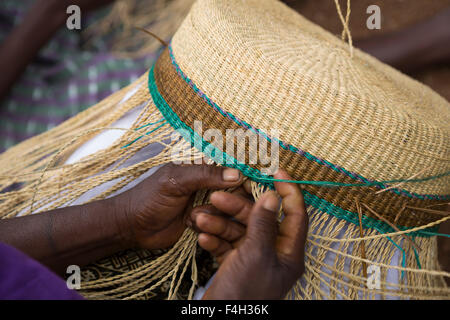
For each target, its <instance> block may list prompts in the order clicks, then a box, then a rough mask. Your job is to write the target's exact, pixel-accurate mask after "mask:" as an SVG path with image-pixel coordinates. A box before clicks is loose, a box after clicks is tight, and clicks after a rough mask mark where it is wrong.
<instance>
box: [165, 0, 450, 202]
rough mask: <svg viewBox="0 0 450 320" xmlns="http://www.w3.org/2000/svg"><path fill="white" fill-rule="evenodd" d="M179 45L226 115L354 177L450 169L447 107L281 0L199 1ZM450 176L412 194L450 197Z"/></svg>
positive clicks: (189, 71) (190, 72)
mask: <svg viewBox="0 0 450 320" xmlns="http://www.w3.org/2000/svg"><path fill="white" fill-rule="evenodd" d="M172 48H173V55H174V57H175V59H176V62H177V64H178V65H179V67H180V69H181V70H182V71H183V73H184V74H185V75H186V76H187V77H189V79H190V80H191V81H192V82H193V83H194V84H195V85H196V86H197V88H198V89H199V90H200V91H201V92H202V93H204V94H205V95H206V96H207V97H208V98H209V99H211V101H214V103H215V104H217V105H218V106H219V107H220V108H222V109H223V110H225V111H227V112H230V113H231V114H233V115H234V116H236V117H237V118H239V119H241V120H242V121H245V122H246V123H249V124H251V125H253V126H254V127H256V128H261V129H266V130H267V129H270V128H278V129H279V130H280V137H279V138H280V140H281V141H283V142H285V143H287V144H289V145H292V146H295V147H297V148H299V149H301V150H303V151H305V152H308V153H309V154H312V155H314V156H315V157H317V158H320V159H324V160H327V161H329V162H330V163H332V164H334V165H336V166H339V167H342V168H345V169H346V170H348V171H349V172H355V173H357V174H360V175H362V176H364V177H365V178H367V179H371V180H377V181H384V180H393V179H403V178H407V177H410V176H412V175H414V174H416V173H419V172H424V174H423V175H425V176H434V175H439V174H441V173H444V172H448V171H449V169H450V167H449V163H450V143H449V141H450V127H449V123H450V105H449V103H448V102H447V101H445V100H444V99H443V98H442V97H440V96H439V95H438V94H436V93H435V92H433V91H432V90H431V89H429V88H428V87H426V86H424V85H422V84H420V83H418V82H417V81H414V80H412V79H410V78H409V77H407V76H405V75H403V74H401V73H399V72H397V71H396V70H394V69H392V68H390V67H389V66H387V65H385V64H383V63H381V62H379V61H377V60H376V59H374V58H372V57H370V56H369V55H366V54H364V53H362V52H360V51H359V50H356V49H355V51H354V56H353V57H352V58H351V57H350V54H349V50H348V46H347V44H346V43H344V42H342V41H341V40H340V39H338V38H337V37H335V36H333V35H332V34H330V33H328V32H327V31H325V30H323V29H322V28H320V27H319V26H317V25H314V24H313V23H311V22H309V21H308V20H306V19H305V18H303V17H302V16H301V15H299V14H298V13H297V12H295V11H293V10H291V9H290V8H288V7H287V6H286V5H284V4H282V3H281V2H279V1H274V0H261V1H260V0H249V1H239V0H230V1H214V0H201V1H197V2H196V3H195V4H194V6H193V7H192V9H191V12H190V13H189V15H188V17H187V18H186V20H185V21H184V22H183V24H182V25H181V27H180V29H179V30H178V31H177V33H176V34H175V36H174V38H173V40H172ZM202 116H203V115H199V118H201V117H202ZM449 179H450V178H449V177H448V176H446V177H442V178H441V179H434V180H432V181H427V182H424V183H420V184H413V183H410V184H407V185H404V186H403V188H405V189H406V190H408V191H411V192H417V193H421V194H435V195H448V194H449V193H450V180H449Z"/></svg>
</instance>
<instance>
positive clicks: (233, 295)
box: [194, 171, 308, 299]
mask: <svg viewBox="0 0 450 320" xmlns="http://www.w3.org/2000/svg"><path fill="white" fill-rule="evenodd" d="M275 178H276V179H289V180H292V178H291V177H289V175H288V174H287V173H285V172H284V171H279V172H277V173H276V174H275ZM275 188H276V190H277V192H278V194H279V195H280V196H281V198H282V208H283V212H284V219H283V220H282V222H281V224H280V225H278V223H277V214H278V209H279V198H278V197H277V195H276V193H275V192H273V191H269V192H266V193H265V194H263V195H262V196H261V198H260V199H259V200H258V201H257V202H256V203H255V204H253V202H252V201H251V200H249V199H247V198H246V197H243V196H240V195H236V194H230V193H226V192H215V193H213V194H212V195H211V202H212V204H213V205H214V207H215V208H217V210H219V211H221V212H223V213H226V214H228V215H230V216H231V217H233V220H230V219H227V218H226V217H224V216H220V215H211V214H207V213H199V212H195V210H194V212H195V214H194V219H195V226H196V228H197V229H199V230H200V231H201V232H202V233H200V235H199V244H200V246H201V247H203V248H204V249H205V250H208V251H209V252H211V253H212V254H213V255H214V256H216V257H217V259H218V260H219V262H221V265H220V267H219V270H218V271H217V274H216V276H215V278H214V280H213V282H212V284H211V286H210V287H209V289H208V290H207V291H206V293H205V296H204V299H282V298H284V297H285V296H286V294H287V293H288V291H289V289H291V288H292V286H293V285H294V283H295V282H296V281H297V280H298V278H299V277H300V276H301V275H302V273H303V271H304V250H305V249H304V248H305V241H306V235H307V225H308V216H307V214H306V211H305V205H304V201H303V196H302V194H301V192H300V190H299V188H298V187H297V186H296V185H294V184H289V183H282V182H276V183H275ZM246 225H247V228H245V226H246Z"/></svg>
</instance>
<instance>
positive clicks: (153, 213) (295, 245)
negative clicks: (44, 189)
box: [0, 164, 307, 299]
mask: <svg viewBox="0 0 450 320" xmlns="http://www.w3.org/2000/svg"><path fill="white" fill-rule="evenodd" d="M275 177H277V178H278V179H291V178H290V177H289V176H288V175H287V174H286V173H284V172H283V171H280V173H277V175H275ZM242 184H243V177H242V175H241V174H240V173H239V171H238V170H236V169H230V168H223V167H216V166H208V165H193V166H175V165H171V164H170V165H166V166H164V167H162V168H160V169H159V170H158V171H157V172H156V173H154V174H153V175H152V176H150V177H149V178H147V179H146V180H144V181H143V182H141V183H140V184H138V185H137V186H135V187H134V188H132V189H130V190H128V191H126V192H124V193H121V194H120V195H118V196H115V197H112V198H109V199H106V200H101V201H95V202H92V203H89V204H86V205H81V206H73V207H68V208H61V209H56V210H52V211H48V212H44V213H40V214H36V215H31V216H24V217H18V218H11V219H4V220H0V242H5V243H8V244H10V245H12V246H14V247H16V248H18V249H19V250H21V251H23V252H25V253H26V254H28V255H30V256H31V257H33V258H35V259H36V260H38V261H40V262H41V263H43V264H46V265H47V266H48V267H50V268H51V269H53V270H54V271H56V272H59V273H61V274H62V273H64V272H65V270H66V267H67V266H68V265H71V264H77V265H80V266H82V265H85V264H87V263H90V262H92V261H95V260H97V259H100V258H102V257H105V256H108V255H110V254H113V253H115V252H117V251H120V250H123V249H128V248H132V247H141V248H147V249H156V248H167V247H170V246H172V245H173V244H175V242H176V241H177V240H178V239H179V237H180V236H181V234H182V233H183V231H184V230H185V228H186V225H189V226H193V227H195V228H198V227H200V229H204V230H209V232H210V233H205V231H201V232H202V233H201V234H200V236H199V243H200V245H201V246H202V247H204V248H205V249H206V250H209V251H210V252H211V253H212V254H213V255H215V256H217V257H218V258H219V260H220V261H221V262H222V266H221V267H220V269H219V274H218V275H217V276H216V278H215V280H214V282H213V284H212V285H211V286H210V288H209V289H208V291H207V293H206V294H205V297H204V298H205V299H281V298H283V297H284V296H285V295H286V293H287V291H288V290H289V289H290V288H291V287H292V285H293V284H294V283H295V281H296V280H297V279H298V278H299V277H300V276H301V274H302V273H303V270H304V261H303V259H304V245H305V238H306V233H307V215H306V213H305V207H304V202H303V197H302V195H301V192H300V190H299V189H298V187H297V186H295V185H293V184H287V183H277V185H276V188H277V191H278V192H279V193H280V195H281V197H282V199H283V208H284V212H285V215H286V218H285V219H284V220H283V223H282V224H281V225H280V227H278V226H277V220H276V216H277V214H276V211H277V210H278V207H279V198H278V196H277V195H276V194H275V192H273V191H272V192H268V193H266V194H264V195H263V196H262V197H261V199H260V200H259V201H257V202H256V203H253V201H251V200H250V197H249V195H248V193H247V192H248V191H249V184H248V183H245V184H244V186H242ZM227 188H235V191H234V192H233V193H228V192H216V193H213V195H212V196H211V201H212V205H207V206H201V207H197V208H196V209H192V208H191V207H190V203H191V202H192V199H193V196H194V194H195V192H196V191H198V190H200V189H213V190H214V189H227ZM199 212H204V214H199ZM206 213H210V214H214V215H212V216H211V217H212V218H213V221H212V222H211V224H210V225H209V223H208V221H203V222H202V219H203V218H205V217H208V215H207V214H206ZM217 214H220V216H219V215H217ZM203 216H204V217H203ZM231 216H233V217H234V218H236V219H237V220H238V221H239V222H234V221H232V220H230V219H228V217H231ZM202 217H203V218H202ZM217 219H218V220H217ZM206 225H207V226H206ZM214 228H215V229H214ZM221 228H222V229H223V228H231V229H230V230H229V231H230V232H231V234H228V233H227V232H221V231H220V230H221ZM214 230H215V231H214ZM220 237H222V238H220ZM232 239H234V240H235V241H232ZM262 266H263V267H262ZM262 275H264V276H265V277H264V280H263V281H262V280H261V279H258V278H259V277H261V276H262ZM221 279H222V280H221ZM245 279H246V281H247V284H245V282H244V280H245ZM255 283H257V284H258V285H257V286H255Z"/></svg>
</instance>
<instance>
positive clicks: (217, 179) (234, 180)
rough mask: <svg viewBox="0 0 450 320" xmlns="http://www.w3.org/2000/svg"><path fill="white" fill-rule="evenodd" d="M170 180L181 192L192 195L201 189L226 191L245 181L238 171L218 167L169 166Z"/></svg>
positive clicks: (168, 175) (168, 174)
mask: <svg viewBox="0 0 450 320" xmlns="http://www.w3.org/2000/svg"><path fill="white" fill-rule="evenodd" d="M166 167H167V168H165V169H166V170H167V176H166V177H168V180H169V181H170V183H171V184H172V185H178V186H179V187H180V190H183V191H184V192H185V193H187V194H191V193H193V192H195V191H198V190H200V189H226V188H231V187H235V186H238V185H240V184H241V183H242V181H243V175H242V174H241V173H240V172H239V170H237V169H232V168H226V167H218V166H214V165H206V164H202V165H184V166H176V165H168V166H166Z"/></svg>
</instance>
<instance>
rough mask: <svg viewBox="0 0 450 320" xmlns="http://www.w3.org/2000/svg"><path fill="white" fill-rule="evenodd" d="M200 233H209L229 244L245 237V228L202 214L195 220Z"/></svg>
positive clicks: (238, 224)
mask: <svg viewBox="0 0 450 320" xmlns="http://www.w3.org/2000/svg"><path fill="white" fill-rule="evenodd" d="M195 225H196V226H197V227H198V229H199V230H200V232H204V233H209V234H211V235H214V236H216V237H218V238H220V239H223V240H226V241H228V242H234V241H236V240H238V239H239V238H242V237H243V236H244V235H245V227H244V226H243V225H241V224H240V223H237V222H233V221H231V220H230V219H226V218H224V217H220V216H213V215H210V214H206V213H200V214H199V215H198V216H197V219H196V220H195Z"/></svg>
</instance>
